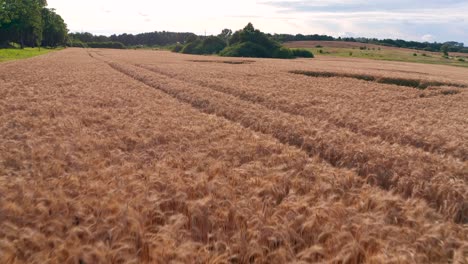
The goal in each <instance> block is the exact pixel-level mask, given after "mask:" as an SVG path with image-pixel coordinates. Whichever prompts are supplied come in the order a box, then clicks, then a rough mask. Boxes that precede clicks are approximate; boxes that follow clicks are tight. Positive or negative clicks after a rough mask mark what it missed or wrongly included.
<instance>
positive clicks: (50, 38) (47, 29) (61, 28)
mask: <svg viewBox="0 0 468 264" xmlns="http://www.w3.org/2000/svg"><path fill="white" fill-rule="evenodd" d="M42 22H43V33H42V35H43V40H42V45H43V46H50V47H57V46H58V45H63V44H65V42H66V40H67V32H68V30H67V25H66V24H65V22H64V21H63V19H62V17H61V16H59V15H58V14H56V13H55V10H54V9H49V8H43V9H42Z"/></svg>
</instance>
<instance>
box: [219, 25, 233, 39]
mask: <svg viewBox="0 0 468 264" xmlns="http://www.w3.org/2000/svg"><path fill="white" fill-rule="evenodd" d="M231 36H232V30H230V29H228V28H225V29H223V30H222V31H221V34H219V35H218V37H220V38H222V39H223V40H224V41H226V42H227V41H228V39H229V38H230V37H231Z"/></svg>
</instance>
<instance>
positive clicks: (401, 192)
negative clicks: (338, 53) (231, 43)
mask: <svg viewBox="0 0 468 264" xmlns="http://www.w3.org/2000/svg"><path fill="white" fill-rule="evenodd" d="M467 72H468V69H466V68H461V67H451V66H445V65H429V64H415V63H405V62H394V61H375V60H367V59H356V58H337V57H326V56H319V57H318V58H315V59H295V60H278V59H254V58H248V59H244V58H226V57H217V56H198V55H197V56H195V55H182V54H177V53H171V52H167V51H152V50H112V49H106V50H104V49H74V48H69V49H66V50H63V51H60V52H53V53H51V54H48V55H46V56H39V57H35V58H31V59H28V60H18V61H13V62H9V63H2V64H0V263H1V264H3V263H297V264H299V263H349V264H357V263H466V261H465V260H467V257H468V255H467V249H468V243H467V238H468V225H467V224H468V202H467V201H468V177H467V175H468V125H467V117H468V108H467V107H466V105H467V104H468V88H466V87H467V86H468V74H467Z"/></svg>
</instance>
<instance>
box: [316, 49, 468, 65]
mask: <svg viewBox="0 0 468 264" xmlns="http://www.w3.org/2000/svg"><path fill="white" fill-rule="evenodd" d="M363 46H364V45H363ZM308 49H309V50H310V51H312V52H313V53H314V55H317V56H335V57H347V58H364V59H374V60H387V61H404V62H417V63H429V64H443V65H451V66H461V67H468V58H466V57H464V58H463V57H457V56H451V55H450V56H449V57H448V58H445V57H443V56H442V53H441V54H437V53H431V52H424V51H419V50H414V51H408V50H404V49H401V50H399V49H390V48H381V49H380V50H379V49H378V48H369V49H364V50H362V49H360V48H336V47H333V48H332V47H319V48H317V47H315V48H308ZM463 60H464V61H463Z"/></svg>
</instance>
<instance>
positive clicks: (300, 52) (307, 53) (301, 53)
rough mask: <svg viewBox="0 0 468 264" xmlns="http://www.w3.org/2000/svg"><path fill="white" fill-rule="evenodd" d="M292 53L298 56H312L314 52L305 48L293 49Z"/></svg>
mask: <svg viewBox="0 0 468 264" xmlns="http://www.w3.org/2000/svg"><path fill="white" fill-rule="evenodd" d="M292 53H293V55H294V57H298V58H313V57H314V54H313V53H312V52H311V51H310V50H306V49H293V50H292Z"/></svg>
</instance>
